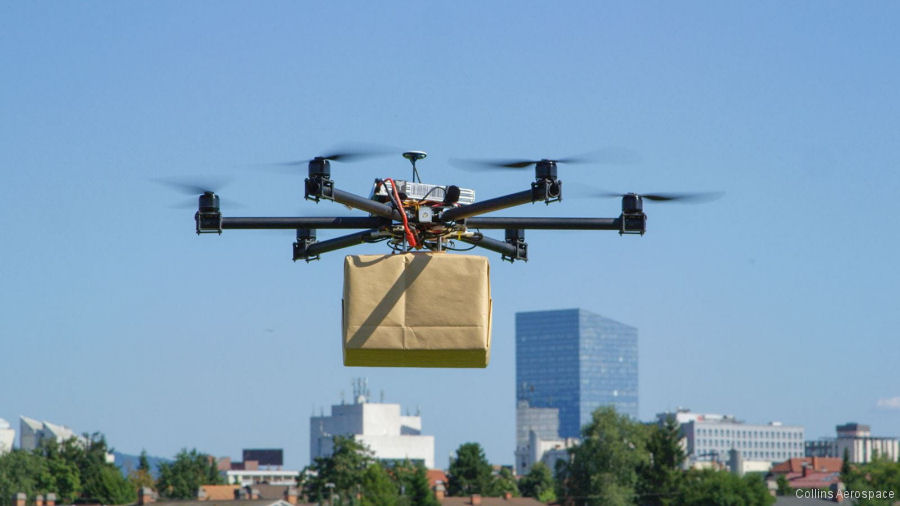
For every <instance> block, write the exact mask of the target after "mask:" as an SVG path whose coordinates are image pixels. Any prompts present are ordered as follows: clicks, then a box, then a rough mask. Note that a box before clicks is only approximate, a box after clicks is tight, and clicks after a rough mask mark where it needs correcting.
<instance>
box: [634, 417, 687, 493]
mask: <svg viewBox="0 0 900 506" xmlns="http://www.w3.org/2000/svg"><path fill="white" fill-rule="evenodd" d="M647 451H648V452H649V453H650V462H649V463H648V464H645V465H644V466H642V467H641V469H640V473H639V480H638V494H639V495H640V499H641V503H642V504H647V505H660V506H665V505H669V504H677V503H678V498H679V493H680V490H681V486H682V482H683V478H684V471H683V470H682V468H681V466H682V465H683V464H684V459H685V455H684V450H683V449H682V447H681V432H680V428H679V425H678V422H677V421H676V420H675V417H674V416H669V417H667V418H666V420H665V421H664V422H663V423H662V424H661V425H654V426H652V427H650V436H649V438H648V439H647Z"/></svg>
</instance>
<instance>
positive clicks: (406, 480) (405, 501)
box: [391, 460, 438, 506]
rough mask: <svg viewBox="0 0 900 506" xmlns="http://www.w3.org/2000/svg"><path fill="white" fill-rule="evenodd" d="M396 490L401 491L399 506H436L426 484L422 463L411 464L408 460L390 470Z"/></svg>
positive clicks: (426, 479) (429, 486) (435, 501)
mask: <svg viewBox="0 0 900 506" xmlns="http://www.w3.org/2000/svg"><path fill="white" fill-rule="evenodd" d="M391 473H392V475H393V476H394V480H395V481H396V484H397V487H398V489H399V490H400V491H401V494H400V499H399V502H398V503H397V504H398V505H400V506H438V501H437V499H435V497H434V493H433V492H432V491H431V485H430V484H429V483H428V474H427V470H426V469H425V465H424V464H422V463H418V462H417V463H415V464H413V463H412V462H410V461H409V460H406V461H404V462H402V463H398V464H395V465H394V466H393V467H392V468H391Z"/></svg>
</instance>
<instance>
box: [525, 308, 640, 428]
mask: <svg viewBox="0 0 900 506" xmlns="http://www.w3.org/2000/svg"><path fill="white" fill-rule="evenodd" d="M516 400H517V401H519V402H521V401H525V402H527V403H528V406H530V407H532V408H555V409H557V410H559V434H558V437H560V438H563V439H564V438H575V437H579V436H580V435H581V427H582V426H583V425H584V424H586V423H588V422H589V421H590V419H591V414H592V413H593V412H594V411H595V410H596V409H597V408H599V407H600V406H613V407H615V408H616V411H618V412H619V413H622V414H626V415H629V416H631V417H632V418H637V416H638V333H637V329H636V328H634V327H630V326H628V325H625V324H623V323H619V322H617V321H614V320H610V319H608V318H604V317H602V316H600V315H597V314H594V313H591V312H589V311H585V310H583V309H564V310H558V311H530V312H524V313H516ZM519 432H520V431H519V430H518V429H517V434H518V433H519Z"/></svg>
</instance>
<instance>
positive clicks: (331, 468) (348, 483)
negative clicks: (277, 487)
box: [300, 436, 374, 502]
mask: <svg viewBox="0 0 900 506" xmlns="http://www.w3.org/2000/svg"><path fill="white" fill-rule="evenodd" d="M332 442H333V451H332V453H331V456H330V457H316V459H315V460H314V461H313V464H312V465H310V466H308V467H307V468H306V469H304V470H303V472H302V473H301V474H300V484H301V487H302V488H303V492H304V494H306V496H307V497H308V498H309V500H310V501H316V502H321V501H327V500H329V499H330V498H331V496H332V494H334V495H337V496H339V497H342V498H348V497H355V496H356V495H357V494H358V493H361V492H362V483H363V477H364V475H365V473H366V470H367V469H368V467H369V466H370V465H371V464H372V463H373V462H374V459H373V458H372V452H371V451H370V450H369V449H368V448H367V447H366V446H365V445H364V444H363V443H360V442H359V441H357V440H356V439H354V438H353V437H345V436H334V439H332Z"/></svg>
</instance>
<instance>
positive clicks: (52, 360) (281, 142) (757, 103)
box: [0, 1, 900, 467]
mask: <svg viewBox="0 0 900 506" xmlns="http://www.w3.org/2000/svg"><path fill="white" fill-rule="evenodd" d="M898 16H900V5H898V4H896V3H892V2H863V3H858V2H853V3H850V2H837V1H824V2H800V1H798V2H752V3H742V2H700V3H698V2H678V3H674V2H649V1H648V2H621V3H618V2H568V3H560V2H512V1H510V2H487V3H485V2H443V3H437V4H436V3H433V2H403V3H397V2H355V3H353V2H347V3H336V2H318V3H308V2H276V1H273V2H241V3H235V2H193V3H184V2H128V3H123V2H90V3H75V2H63V3H53V4H44V3H34V2H4V3H2V4H0V68H2V74H0V75H2V78H0V174H2V184H0V343H2V350H3V353H2V361H0V417H2V418H6V419H7V420H9V421H10V422H12V423H13V425H14V426H16V427H17V426H18V417H19V416H20V415H26V416H30V417H34V418H38V419H45V420H50V421H53V422H56V423H62V424H65V425H68V426H70V427H72V428H74V429H75V430H78V431H89V432H93V431H101V432H103V433H105V434H106V436H107V438H108V440H109V441H110V442H111V443H112V444H113V445H114V446H115V447H116V448H117V449H118V450H120V451H124V452H129V453H137V452H140V450H141V449H142V448H145V449H146V450H147V451H148V452H149V453H150V454H152V455H160V456H172V455H174V454H175V453H176V452H177V451H178V450H179V449H180V448H182V447H189V448H190V447H197V448H198V449H200V450H202V451H205V452H209V453H212V454H214V455H229V456H231V457H233V458H239V457H240V450H241V448H245V447H283V448H284V449H285V453H286V455H285V456H286V460H287V464H288V465H289V466H293V467H301V466H303V465H305V464H306V463H307V459H308V444H309V443H308V441H309V432H308V431H309V422H308V419H309V416H310V414H311V413H313V412H314V411H316V412H318V410H319V409H320V408H323V407H324V408H325V409H326V410H327V409H328V406H329V405H330V404H333V403H338V402H340V395H341V391H344V392H345V394H346V397H347V399H349V397H350V390H351V387H350V382H351V380H352V379H353V378H355V377H367V378H368V380H369V385H370V388H371V389H372V391H373V394H374V395H375V396H376V397H377V396H378V395H379V392H380V391H381V390H383V391H384V398H385V400H386V401H389V402H399V403H401V404H403V405H404V406H405V407H408V408H409V409H410V410H413V411H414V410H415V409H416V406H421V412H422V415H423V417H424V422H423V423H424V429H425V432H426V433H428V434H434V435H435V437H436V445H437V455H436V458H437V462H438V464H439V465H441V466H446V463H447V458H448V455H449V454H450V452H451V451H452V450H454V449H455V448H457V447H458V446H459V445H460V444H461V443H464V442H467V441H478V442H480V443H481V444H482V445H483V446H484V447H485V449H486V452H487V455H488V457H489V459H490V460H492V461H493V462H495V463H506V464H510V463H512V461H513V451H514V441H515V433H514V428H515V427H514V425H515V414H514V405H515V402H514V376H515V371H514V363H515V360H514V356H515V349H514V314H515V312H516V311H525V310H540V309H559V308H570V307H582V308H585V309H587V310H590V311H593V312H596V313H599V314H601V315H603V316H606V317H609V318H613V319H615V320H619V321H622V322H624V323H627V324H629V325H632V326H635V327H637V328H638V329H639V332H640V334H639V335H640V415H641V418H642V419H650V418H652V417H653V415H654V414H655V413H657V412H661V411H663V410H667V409H674V408H676V407H679V406H684V407H690V408H692V409H693V410H695V411H705V412H719V413H730V414H734V415H736V416H737V417H739V418H741V419H744V420H747V421H749V422H756V423H764V422H767V421H770V420H779V421H782V422H784V423H786V424H801V425H804V426H805V427H806V431H807V436H808V437H809V438H816V437H819V436H828V435H833V434H834V426H835V425H836V424H838V423H843V422H847V421H857V422H860V423H869V424H871V425H872V428H873V432H874V433H877V434H879V435H894V436H898V435H900V398H898V397H900V376H898V373H897V369H898V362H900V346H898V342H897V338H898V330H897V329H898V328H900V311H898V305H900V304H898V297H897V289H898V286H900V267H898V265H897V261H896V259H897V254H898V250H900V240H898V227H897V224H896V216H897V215H898V213H900V205H898V204H897V198H898V195H900V176H898V170H897V169H898V165H900V93H898V90H900V32H898V30H897V21H898V19H900V18H898ZM347 142H372V143H379V144H384V145H392V146H398V149H400V150H412V149H418V150H425V151H427V152H428V153H429V157H428V159H427V160H425V161H424V162H422V163H421V164H420V171H421V172H422V175H423V176H422V177H423V180H425V181H430V182H434V183H438V184H457V185H460V186H463V187H469V188H474V189H475V190H476V194H477V196H478V197H480V198H485V197H489V196H492V195H496V194H501V193H509V192H514V191H521V190H524V189H526V188H528V185H529V183H530V181H531V180H532V174H531V173H530V172H529V171H527V170H526V171H523V172H521V173H510V172H497V173H494V172H491V173H474V172H467V171H463V170H460V169H457V168H455V167H453V166H451V165H449V164H448V160H449V159H451V158H454V157H456V158H476V157H525V158H533V157H560V156H566V155H573V154H579V153H582V152H586V151H590V150H592V149H596V148H602V147H605V146H619V147H626V148H629V149H632V150H634V151H635V152H637V153H638V154H639V155H640V162H639V163H636V164H632V165H627V166H626V165H622V166H616V165H595V166H590V165H589V166H572V167H563V168H561V170H560V178H561V179H562V180H563V181H564V182H565V184H564V196H566V195H569V194H570V193H575V192H576V190H577V189H578V188H579V187H580V186H581V187H586V186H587V185H590V186H592V187H595V188H601V189H605V190H611V191H638V192H653V191H657V192H660V191H724V192H726V194H725V196H724V197H723V198H722V199H720V200H718V201H716V202H713V203H708V204H704V205H668V206H665V205H656V204H647V205H646V210H647V213H648V215H649V220H648V233H647V235H646V236H644V237H643V238H640V237H619V236H618V235H616V234H614V233H610V232H546V231H542V232H529V233H528V234H527V236H526V239H527V240H528V243H529V255H530V257H531V259H530V261H529V262H528V263H516V264H514V265H511V264H509V263H503V262H501V261H500V259H499V255H497V254H494V253H491V252H486V254H487V256H488V257H489V258H490V260H491V274H492V288H493V297H494V335H493V338H494V340H493V350H492V362H491V364H490V366H489V367H488V368H487V369H485V370H423V369H370V368H361V369H357V368H344V367H343V366H342V365H341V348H340V330H339V329H340V299H341V284H342V262H343V255H344V252H336V253H331V254H328V255H326V256H324V257H323V259H322V260H321V261H319V262H316V263H311V264H305V263H302V262H301V263H296V264H295V263H292V262H291V243H292V241H293V233H292V232H291V231H282V232H262V231H227V232H226V233H224V234H223V235H222V236H221V237H218V236H202V237H197V236H196V235H195V234H194V230H193V227H194V223H193V210H192V209H174V208H172V205H173V204H177V203H180V202H183V201H184V200H185V197H184V196H182V195H180V194H177V193H174V192H172V191H170V190H169V189H168V188H166V187H164V186H161V185H158V184H154V183H153V182H152V180H153V179H154V178H157V177H168V176H195V175H199V176H207V177H214V176H229V177H231V178H232V181H231V183H230V185H228V186H227V187H225V188H223V189H222V190H221V192H220V193H221V195H222V196H223V201H227V200H228V199H231V200H232V201H236V202H239V203H241V204H243V206H244V207H243V208H240V209H235V208H233V207H231V208H229V205H228V204H227V203H223V211H224V213H225V215H226V216H235V215H237V216H254V215H257V216H291V215H303V214H304V213H310V214H313V213H316V214H319V215H322V214H326V215H327V214H337V215H350V214H353V213H351V212H350V211H348V210H347V209H345V208H343V207H342V206H339V205H336V204H333V203H328V202H323V203H321V204H319V206H318V207H316V205H315V204H314V203H312V202H308V201H304V200H303V199H302V195H303V188H302V184H303V177H304V174H303V170H302V169H301V170H300V171H298V173H297V174H296V175H291V174H281V173H278V172H268V171H264V170H259V169H258V168H256V167H255V166H254V164H257V163H262V162H273V161H282V160H295V159H304V158H308V157H311V156H313V155H316V154H322V153H323V152H325V151H327V150H328V149H329V148H331V147H334V146H336V145H340V144H342V143H347ZM409 172H410V171H409V164H408V162H407V161H405V160H403V159H402V158H401V157H400V156H399V154H398V155H397V156H396V157H394V158H384V159H379V160H375V161H372V162H366V163H355V164H340V165H339V164H335V166H334V174H333V177H334V179H335V180H336V182H337V184H338V186H339V187H340V188H343V189H346V190H348V191H354V192H357V193H364V194H367V193H368V191H369V189H370V186H371V183H372V180H373V179H374V178H376V177H408V175H409ZM357 214H361V213H357ZM504 214H506V215H510V216H599V217H615V216H617V215H618V214H619V203H618V202H617V201H616V200H592V199H574V198H567V199H566V200H564V201H563V202H562V203H561V204H559V205H553V206H549V207H547V206H544V205H534V206H531V205H529V206H524V207H522V208H519V209H514V210H509V211H505V212H504ZM331 235H337V234H334V233H332V234H331ZM501 235H502V234H496V233H495V234H494V236H495V237H500V236H501ZM328 236H329V235H328V234H326V233H325V232H322V233H320V237H328ZM384 248H385V247H384V246H383V245H379V246H367V247H361V248H357V249H355V250H352V251H351V252H352V253H366V252H370V253H371V252H383V251H386V250H385V249H384ZM892 407H893V408H892Z"/></svg>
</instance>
